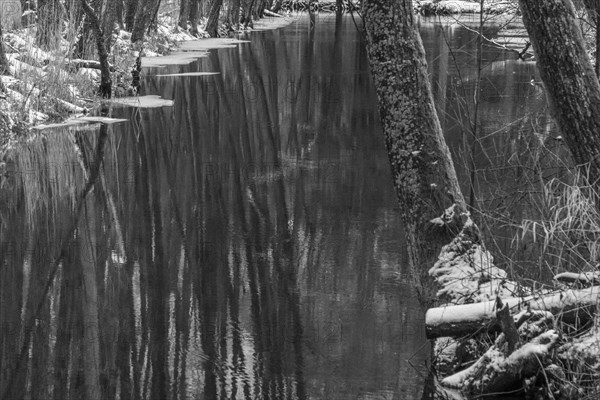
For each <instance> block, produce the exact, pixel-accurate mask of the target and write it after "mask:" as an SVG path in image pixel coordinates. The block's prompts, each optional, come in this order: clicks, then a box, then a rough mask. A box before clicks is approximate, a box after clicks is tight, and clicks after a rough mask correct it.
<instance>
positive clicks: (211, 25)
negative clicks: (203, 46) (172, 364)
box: [206, 0, 223, 37]
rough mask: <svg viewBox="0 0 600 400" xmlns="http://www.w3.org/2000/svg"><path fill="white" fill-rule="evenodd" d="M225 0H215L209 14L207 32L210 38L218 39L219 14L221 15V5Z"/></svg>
mask: <svg viewBox="0 0 600 400" xmlns="http://www.w3.org/2000/svg"><path fill="white" fill-rule="evenodd" d="M222 4H223V0H213V1H212V3H211V5H210V11H209V12H208V21H207V22H206V32H208V34H209V35H210V37H218V36H219V32H218V28H219V14H220V13H221V5H222Z"/></svg>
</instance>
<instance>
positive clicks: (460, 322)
mask: <svg viewBox="0 0 600 400" xmlns="http://www.w3.org/2000/svg"><path fill="white" fill-rule="evenodd" d="M599 296H600V286H593V287H591V288H586V289H579V290H575V289H569V290H564V291H560V292H553V293H549V294H544V295H536V296H527V297H523V298H521V297H512V298H507V299H502V302H503V303H504V304H507V305H508V307H510V308H511V309H513V310H514V309H515V308H516V309H530V310H536V311H547V312H550V313H552V314H553V315H555V316H560V318H561V319H562V321H563V322H566V323H570V324H578V325H581V324H583V323H586V322H588V321H589V320H590V319H591V318H592V317H593V311H594V309H595V307H596V304H597V302H598V299H599ZM498 329H499V324H498V321H497V320H496V302H495V301H485V302H481V303H473V304H460V305H454V306H452V305H449V306H444V307H436V308H430V309H429V310H427V313H426V314H425V332H426V334H427V337H428V338H430V339H431V338H438V337H443V336H451V337H458V336H463V335H466V334H469V333H473V332H476V331H479V330H481V331H494V330H498Z"/></svg>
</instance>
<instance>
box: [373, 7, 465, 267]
mask: <svg viewBox="0 0 600 400" xmlns="http://www.w3.org/2000/svg"><path fill="white" fill-rule="evenodd" d="M363 17H364V23H365V30H366V38H367V52H368V56H369V62H370V66H371V74H372V76H373V80H374V83H375V87H376V90H377V97H378V100H379V114H380V116H381V122H382V125H383V133H384V136H385V142H386V145H387V150H388V156H389V160H390V164H391V168H392V177H393V180H394V186H395V188H396V194H397V196H398V200H399V201H400V207H401V215H402V218H403V222H404V224H405V231H406V237H407V247H408V253H409V262H410V265H411V268H412V269H413V271H415V272H416V273H421V274H422V273H423V271H424V270H427V269H428V268H429V266H430V265H433V263H430V261H432V257H433V256H437V254H436V253H437V250H438V248H439V245H440V244H442V243H440V242H441V240H442V239H443V241H444V242H445V241H446V240H447V237H445V235H444V237H440V236H438V237H436V235H434V234H433V229H432V227H431V223H430V221H431V220H432V219H433V218H435V217H438V216H440V215H441V214H442V212H443V210H444V209H445V208H446V207H448V206H450V205H452V204H455V205H456V206H457V207H456V208H457V211H458V213H459V215H461V214H464V213H465V212H466V206H465V200H464V198H463V195H462V193H461V191H460V187H459V185H458V180H457V177H456V172H455V169H454V164H453V163H452V159H451V158H450V152H449V150H448V147H447V146H446V142H445V140H444V136H443V133H442V129H441V126H440V123H439V120H438V117H437V114H436V111H435V107H434V104H433V96H432V94H431V85H430V83H429V77H428V75H427V64H426V61H425V51H424V49H423V44H422V43H421V38H420V36H419V33H418V31H417V29H416V28H415V25H414V20H413V8H412V2H411V1H410V0H366V1H365V2H364V3H363ZM463 216H464V215H463ZM463 222H464V218H463V217H462V216H461V218H460V219H459V221H458V226H457V229H460V228H461V225H462V223H463Z"/></svg>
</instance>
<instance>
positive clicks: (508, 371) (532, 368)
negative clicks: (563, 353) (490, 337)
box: [441, 330, 559, 395]
mask: <svg viewBox="0 0 600 400" xmlns="http://www.w3.org/2000/svg"><path fill="white" fill-rule="evenodd" d="M558 339H559V335H558V333H557V332H555V331H553V330H549V331H547V332H544V333H542V334H541V335H539V336H538V337H536V338H534V339H533V340H532V341H531V342H529V343H525V344H524V345H523V346H521V347H519V348H518V349H516V350H515V351H513V352H510V353H508V354H507V353H506V352H505V351H503V350H502V344H503V342H504V338H503V337H502V336H501V337H499V338H498V340H497V342H496V343H495V344H494V345H493V346H492V347H490V349H489V350H488V351H487V352H486V353H485V354H484V355H483V356H482V357H481V358H479V360H477V362H475V364H473V365H471V366H470V367H469V368H467V369H464V370H462V371H460V372H457V373H455V374H454V375H450V376H448V377H446V378H444V379H442V381H441V383H442V385H443V386H446V387H449V388H453V389H460V390H461V391H463V392H466V393H473V394H475V393H476V394H479V395H481V394H491V393H500V392H506V391H509V390H511V389H514V388H517V387H519V386H521V384H522V381H523V379H526V378H529V377H532V376H535V375H537V373H538V371H539V370H540V369H541V368H543V367H544V366H545V365H548V362H545V360H546V359H547V358H548V356H549V354H550V352H551V350H552V349H553V348H554V347H555V346H556V344H557V343H558Z"/></svg>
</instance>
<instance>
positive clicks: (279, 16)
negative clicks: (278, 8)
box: [263, 8, 283, 18]
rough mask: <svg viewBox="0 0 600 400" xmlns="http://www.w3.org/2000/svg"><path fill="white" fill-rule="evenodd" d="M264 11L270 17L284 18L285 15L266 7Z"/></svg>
mask: <svg viewBox="0 0 600 400" xmlns="http://www.w3.org/2000/svg"><path fill="white" fill-rule="evenodd" d="M263 13H264V14H265V15H268V16H269V17H278V18H283V15H281V14H277V13H274V12H273V11H271V10H267V9H266V8H265V9H264V10H263Z"/></svg>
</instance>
